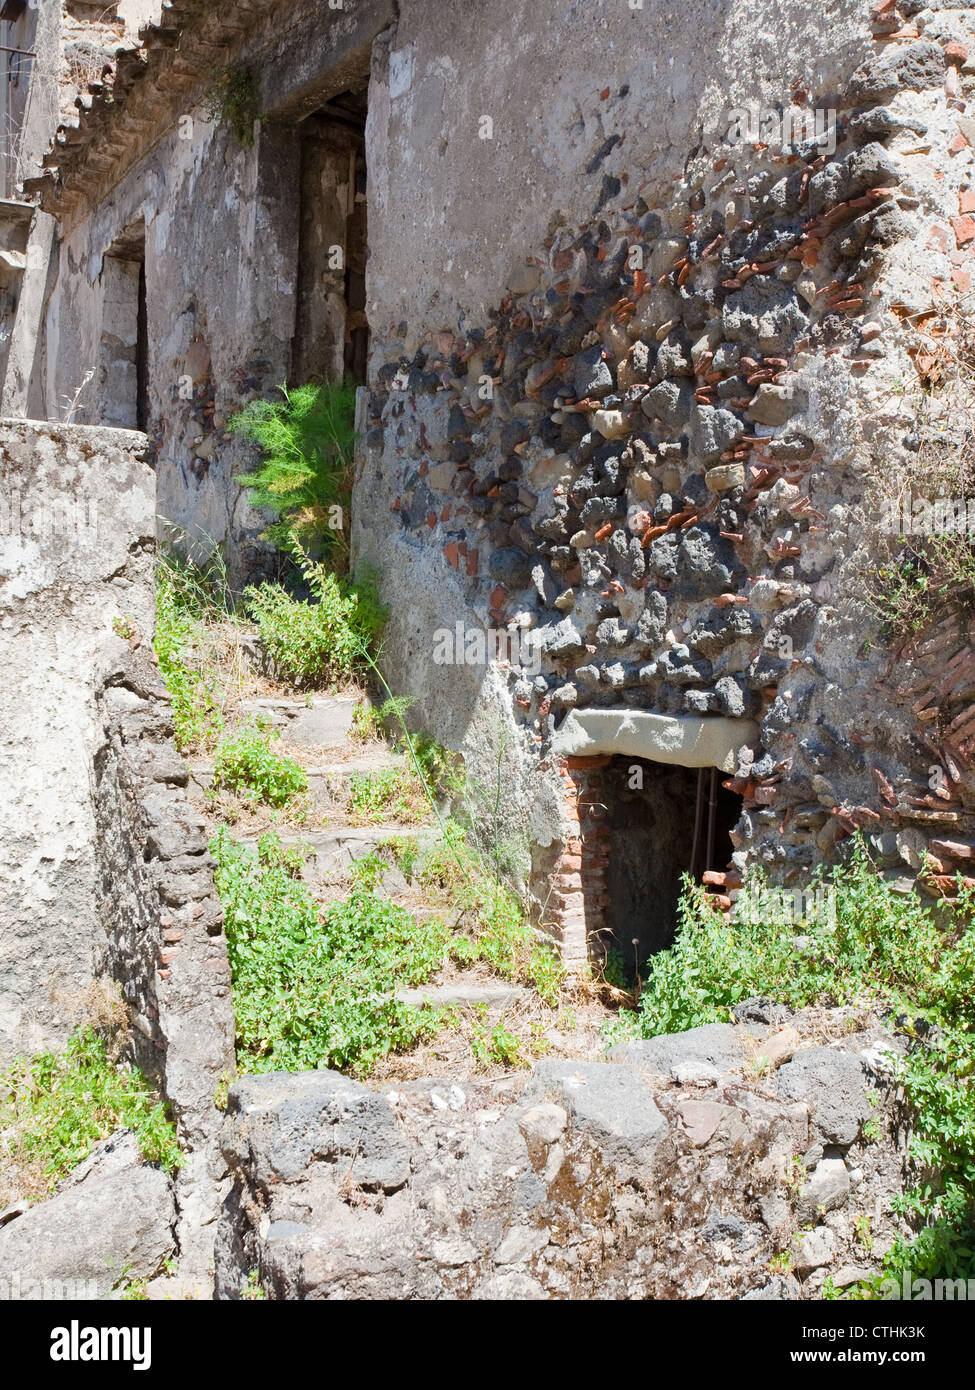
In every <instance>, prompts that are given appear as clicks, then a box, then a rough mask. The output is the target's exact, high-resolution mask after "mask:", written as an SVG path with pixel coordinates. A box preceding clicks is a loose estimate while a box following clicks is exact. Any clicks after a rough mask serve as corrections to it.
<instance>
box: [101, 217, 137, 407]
mask: <svg viewBox="0 0 975 1390" xmlns="http://www.w3.org/2000/svg"><path fill="white" fill-rule="evenodd" d="M101 278H102V331H101V337H100V339H99V344H98V382H97V385H98V406H97V413H98V420H99V423H100V424H104V425H117V426H120V427H121V428H123V429H130V430H145V429H146V428H147V426H148V423H149V316H148V309H147V304H146V228H145V223H144V222H143V221H141V220H140V221H139V222H136V223H133V224H132V226H131V227H128V228H127V229H126V230H125V232H123V233H122V235H121V236H119V237H117V238H116V239H115V241H114V242H113V243H112V245H111V246H110V247H109V249H108V251H107V252H106V253H105V258H104V261H103V262H102V276H101Z"/></svg>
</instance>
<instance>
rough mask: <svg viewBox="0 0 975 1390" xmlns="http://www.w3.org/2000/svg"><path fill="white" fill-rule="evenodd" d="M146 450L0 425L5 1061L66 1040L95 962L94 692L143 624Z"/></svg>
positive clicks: (113, 438) (112, 435)
mask: <svg viewBox="0 0 975 1390" xmlns="http://www.w3.org/2000/svg"><path fill="white" fill-rule="evenodd" d="M143 448H144V443H143V441H142V438H141V436H139V435H135V434H131V433H128V432H122V431H113V430H89V429H78V428H65V427H59V426H57V425H51V426H43V425H37V424H34V423H31V424H26V423H19V424H18V423H16V422H12V421H5V422H3V424H2V426H0V467H2V472H3V509H4V512H3V523H4V524H3V537H2V546H3V548H2V572H0V609H2V627H0V644H2V667H3V689H4V700H3V712H2V715H0V718H2V721H3V728H2V738H0V747H2V757H3V779H4V786H5V787H6V788H7V789H8V793H7V794H6V795H5V796H4V798H3V803H2V811H0V814H2V816H3V827H2V834H0V839H2V844H3V864H2V875H3V894H2V912H3V936H2V950H3V968H2V970H0V992H2V993H0V1000H2V1003H0V1052H2V1056H3V1057H4V1058H9V1057H10V1056H11V1055H12V1054H16V1053H18V1052H24V1051H36V1050H38V1049H40V1048H41V1047H43V1046H47V1045H52V1044H59V1043H63V1041H64V1040H65V1038H66V1037H67V1035H68V1033H69V1032H70V1030H71V1026H72V1007H71V1006H72V1003H77V999H76V996H77V994H78V993H79V991H81V990H83V989H84V987H85V985H86V984H87V983H89V982H90V981H91V979H92V978H93V977H94V976H95V975H97V974H98V973H100V970H101V969H103V967H104V960H105V952H106V937H105V932H104V929H103V927H102V923H101V920H100V918H99V912H98V902H97V895H96V885H97V883H98V881H99V875H100V870H99V865H98V857H97V836H96V831H95V812H94V807H93V805H92V796H91V777H92V762H93V758H94V753H95V749H96V747H97V746H98V742H99V738H100V733H99V729H98V724H97V720H96V714H95V695H94V691H95V689H96V687H97V686H98V684H99V682H100V681H101V680H102V679H103V678H104V671H105V667H106V664H107V663H111V662H112V661H113V660H115V659H117V655H118V651H119V649H121V648H122V647H123V646H124V644H123V643H122V641H121V640H120V639H119V638H118V637H117V636H116V635H115V634H114V632H113V628H112V622H113V619H116V618H118V619H121V618H122V617H123V615H124V616H125V617H127V618H128V619H129V620H130V621H131V622H132V623H133V624H134V625H136V626H138V627H139V628H140V629H141V631H143V632H150V631H151V629H152V621H153V614H152V581H151V567H152V536H153V530H154V509H153V496H152V473H151V471H150V470H149V469H148V468H147V467H146V465H145V463H144V462H142V460H141V458H140V453H141V450H142V449H143ZM96 483H97V485H96Z"/></svg>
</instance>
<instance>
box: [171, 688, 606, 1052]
mask: <svg viewBox="0 0 975 1390" xmlns="http://www.w3.org/2000/svg"><path fill="white" fill-rule="evenodd" d="M362 705H363V697H362V696H358V695H345V694H340V695H328V694H315V695H312V696H308V697H302V696H300V695H293V694H284V693H276V694H275V695H274V696H266V697H263V698H255V699H243V700H241V701H240V702H239V703H238V704H237V705H236V707H235V708H234V710H233V715H232V719H228V720H227V723H226V726H225V736H227V735H229V736H231V737H232V736H233V733H234V731H235V730H239V729H241V728H246V727H248V726H250V727H254V726H255V725H259V726H260V727H261V728H263V729H264V730H265V731H273V734H272V738H273V744H272V746H273V748H274V749H275V751H276V752H277V753H278V754H280V755H282V756H286V757H288V758H290V759H293V760H294V762H295V763H297V764H298V765H299V766H300V767H301V768H302V769H303V771H304V772H305V774H306V776H307V781H308V789H307V792H306V793H305V794H304V795H303V796H302V797H301V798H298V799H296V803H295V804H294V805H292V806H290V807H286V808H283V809H282V810H280V811H278V812H273V811H270V810H269V809H268V808H266V807H259V806H251V805H247V804H244V805H241V804H240V802H239V800H235V799H233V798H230V799H229V804H228V798H226V797H225V796H224V795H222V793H221V790H220V788H219V787H216V788H215V787H214V780H215V769H216V762H215V760H214V758H213V757H212V756H210V757H191V758H190V759H189V763H190V772H191V792H192V795H193V796H194V799H195V801H196V803H197V804H198V806H199V807H200V809H201V810H202V811H203V813H204V814H205V815H206V816H207V818H208V820H209V821H210V823H211V826H212V828H213V830H214V832H216V829H217V827H218V825H220V824H221V823H227V821H228V820H229V821H230V833H231V834H232V835H233V837H234V839H235V840H237V841H238V842H239V843H242V844H245V845H248V846H251V847H254V848H256V847H257V845H258V843H259V841H260V839H261V837H262V836H263V835H264V834H265V833H266V832H267V831H272V832H273V834H274V835H275V836H276V837H277V840H278V841H279V843H280V845H281V847H282V849H283V850H285V851H289V852H291V853H292V854H293V855H294V857H295V862H296V864H297V862H298V861H299V860H300V875H301V878H302V879H303V880H304V882H305V883H306V884H307V885H308V887H309V889H310V891H311V893H312V895H313V897H314V899H315V901H316V903H317V904H318V905H319V907H320V909H321V910H322V911H327V910H328V908H329V906H330V905H331V904H335V903H336V902H337V901H339V900H342V899H345V898H346V897H347V896H348V895H349V893H350V892H351V891H352V890H353V887H354V885H356V884H357V883H358V884H364V885H366V886H368V888H369V889H370V890H371V892H373V893H374V894H376V895H377V896H380V897H382V898H383V899H385V900H387V901H388V902H390V903H392V904H394V905H395V906H396V907H398V908H402V909H404V910H405V911H406V912H407V913H409V915H410V917H411V918H412V919H413V920H414V921H416V922H417V923H418V924H423V923H425V922H429V921H431V919H439V921H440V922H443V923H445V924H446V925H447V928H448V929H449V930H452V931H458V932H463V931H464V930H465V927H466V925H467V924H468V923H469V912H468V909H467V908H465V906H464V904H463V903H459V902H458V900H457V896H456V894H454V893H452V892H451V891H449V889H448V888H447V887H445V886H443V885H441V884H438V883H431V882H430V881H424V880H423V878H422V875H418V874H415V873H413V872H411V866H413V865H415V864H416V863H418V862H419V861H421V860H423V859H424V856H430V855H436V854H437V853H438V851H439V852H440V854H441V855H443V856H444V857H445V858H446V859H447V860H448V861H449V857H450V856H449V847H448V846H447V845H446V844H445V842H444V839H443V834H442V831H441V825H440V823H439V817H438V816H437V815H436V814H435V812H434V810H433V808H432V806H431V805H430V804H429V802H427V801H426V799H425V798H424V797H422V796H420V795H419V794H418V791H419V781H418V779H417V778H416V776H415V771H414V769H413V763H412V759H411V757H410V756H409V754H408V753H406V754H404V753H403V752H401V751H397V750H396V749H395V748H394V747H393V746H391V744H390V743H389V742H387V741H385V740H383V739H381V738H379V737H376V736H373V737H370V738H366V739H363V737H362V736H361V735H360V733H359V731H358V729H357V724H356V710H357V708H359V709H361V708H362ZM366 722H367V724H368V721H366ZM360 727H361V726H360ZM274 735H278V736H279V737H274ZM397 808H399V810H400V811H404V812H406V814H405V815H403V814H401V815H397V814H396V811H397ZM228 812H229V814H228ZM526 931H527V928H526ZM473 954H475V955H476V953H473ZM486 955H487V956H488V959H484V958H483V957H482V958H475V959H471V960H470V961H464V960H463V959H462V958H461V959H458V958H457V956H456V955H455V954H454V953H451V952H450V951H448V952H445V955H444V959H443V962H442V965H441V967H440V968H437V969H434V970H433V971H432V972H431V974H430V975H429V977H428V978H427V979H425V980H423V981H422V983H420V984H415V983H410V982H408V981H407V982H404V984H403V986H402V987H400V988H397V989H396V991H395V996H396V998H397V1000H399V1001H400V1002H401V1003H402V1004H405V1005H409V1006H411V1007H413V1008H417V1009H420V1008H423V1007H424V1006H427V1005H430V1006H433V1007H434V1008H436V1009H441V1010H443V1011H444V1012H445V1015H448V1016H449V1017H450V1020H451V1023H450V1026H449V1027H447V1028H445V1029H444V1031H443V1032H442V1033H441V1034H439V1035H438V1036H437V1037H436V1038H435V1039H434V1040H433V1041H432V1042H430V1043H429V1044H426V1045H424V1046H422V1047H420V1048H418V1049H417V1050H416V1052H415V1053H414V1054H407V1055H405V1056H397V1057H390V1058H389V1059H387V1060H386V1061H385V1062H384V1064H383V1065H382V1066H381V1067H380V1068H379V1069H378V1071H377V1075H378V1076H381V1077H405V1078H409V1077H410V1076H413V1075H421V1074H427V1075H429V1074H436V1073H442V1074H445V1075H450V1076H452V1077H456V1076H460V1077H463V1076H464V1075H471V1074H480V1075H483V1074H484V1073H485V1071H491V1070H494V1071H499V1070H500V1071H504V1070H510V1066H511V1065H512V1063H514V1062H515V1060H516V1059H517V1060H518V1061H521V1062H526V1061H528V1060H529V1057H530V1055H541V1054H542V1053H545V1052H552V1053H557V1054H562V1055H573V1056H579V1055H591V1054H592V1052H593V1051H594V1050H596V1048H597V1046H598V1030H599V1026H600V1025H601V1023H602V1021H603V1020H604V1019H605V1017H606V1016H607V1015H606V1010H605V1009H604V1008H603V1007H602V1006H601V1004H600V1003H599V1002H598V1000H597V999H596V998H595V997H592V998H591V999H584V1000H581V1001H578V1002H576V1001H574V1002H573V1007H572V1009H571V1010H568V1009H566V1008H564V1007H562V1006H561V1005H559V1006H557V1007H553V1004H552V997H551V994H550V995H549V997H548V1000H547V1001H543V999H542V997H541V996H540V994H539V993H538V991H537V990H536V989H535V988H532V985H531V983H530V982H529V981H527V980H526V979H524V978H512V973H511V972H510V971H506V970H505V969H504V968H503V966H502V967H500V968H498V967H497V962H496V961H494V960H492V959H491V953H490V952H487V953H486Z"/></svg>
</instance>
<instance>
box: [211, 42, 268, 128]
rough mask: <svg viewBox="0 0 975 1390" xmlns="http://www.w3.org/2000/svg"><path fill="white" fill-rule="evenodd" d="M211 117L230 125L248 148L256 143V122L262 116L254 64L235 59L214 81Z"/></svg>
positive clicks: (222, 123) (213, 119)
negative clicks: (247, 64) (249, 66)
mask: <svg viewBox="0 0 975 1390" xmlns="http://www.w3.org/2000/svg"><path fill="white" fill-rule="evenodd" d="M206 113H207V115H208V117H209V118H210V120H212V121H219V123H220V124H221V125H229V126H230V128H231V130H232V131H233V132H234V135H235V136H236V138H237V140H238V141H239V143H240V144H241V145H244V146H246V148H247V149H250V147H251V146H252V145H253V143H254V122H255V121H257V120H259V119H260V107H259V105H258V100H257V79H256V78H255V76H254V73H253V72H252V71H251V69H250V68H248V67H245V66H244V65H243V64H241V63H232V64H231V65H230V67H228V68H225V69H224V71H223V72H221V73H220V74H219V75H218V76H217V77H216V79H215V80H214V82H213V85H212V87H211V88H210V92H209V94H208V96H207V99H206Z"/></svg>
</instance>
